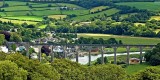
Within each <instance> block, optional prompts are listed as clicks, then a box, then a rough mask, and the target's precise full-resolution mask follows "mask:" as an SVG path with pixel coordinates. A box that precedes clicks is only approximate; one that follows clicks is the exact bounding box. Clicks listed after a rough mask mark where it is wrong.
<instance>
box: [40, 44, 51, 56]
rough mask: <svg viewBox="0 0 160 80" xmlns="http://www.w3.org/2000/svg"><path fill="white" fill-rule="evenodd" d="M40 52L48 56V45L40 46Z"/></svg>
mask: <svg viewBox="0 0 160 80" xmlns="http://www.w3.org/2000/svg"><path fill="white" fill-rule="evenodd" d="M41 52H42V53H45V54H46V55H47V56H49V53H50V52H51V49H49V46H46V45H45V46H42V48H41Z"/></svg>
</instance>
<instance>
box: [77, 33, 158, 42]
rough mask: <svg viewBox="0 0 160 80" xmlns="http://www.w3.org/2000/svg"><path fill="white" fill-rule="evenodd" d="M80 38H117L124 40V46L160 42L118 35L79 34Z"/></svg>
mask: <svg viewBox="0 0 160 80" xmlns="http://www.w3.org/2000/svg"><path fill="white" fill-rule="evenodd" d="M78 37H85V38H89V37H93V38H95V39H98V38H103V39H104V40H107V39H109V38H115V39H116V40H122V42H123V44H157V43H159V42H160V39H159V38H145V37H130V36H117V35H106V34H87V33H81V34H78Z"/></svg>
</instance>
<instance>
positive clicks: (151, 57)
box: [145, 43, 160, 66]
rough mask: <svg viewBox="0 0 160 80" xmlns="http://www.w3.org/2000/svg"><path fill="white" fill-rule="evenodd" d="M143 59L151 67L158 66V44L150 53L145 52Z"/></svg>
mask: <svg viewBox="0 0 160 80" xmlns="http://www.w3.org/2000/svg"><path fill="white" fill-rule="evenodd" d="M145 58H146V61H147V62H149V63H150V64H151V65H153V66H156V65H160V43H158V44H157V45H156V47H155V48H153V49H152V50H151V51H148V52H146V54H145Z"/></svg>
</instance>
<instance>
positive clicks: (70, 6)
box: [57, 3, 84, 9]
mask: <svg viewBox="0 0 160 80" xmlns="http://www.w3.org/2000/svg"><path fill="white" fill-rule="evenodd" d="M57 5H58V6H62V7H63V6H66V7H69V8H79V9H84V8H82V7H80V6H78V5H74V4H69V3H57Z"/></svg>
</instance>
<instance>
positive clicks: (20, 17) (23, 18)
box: [4, 16, 43, 21]
mask: <svg viewBox="0 0 160 80" xmlns="http://www.w3.org/2000/svg"><path fill="white" fill-rule="evenodd" d="M4 18H6V19H15V20H22V21H23V20H27V21H42V20H43V19H42V17H38V16H11V17H4Z"/></svg>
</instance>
